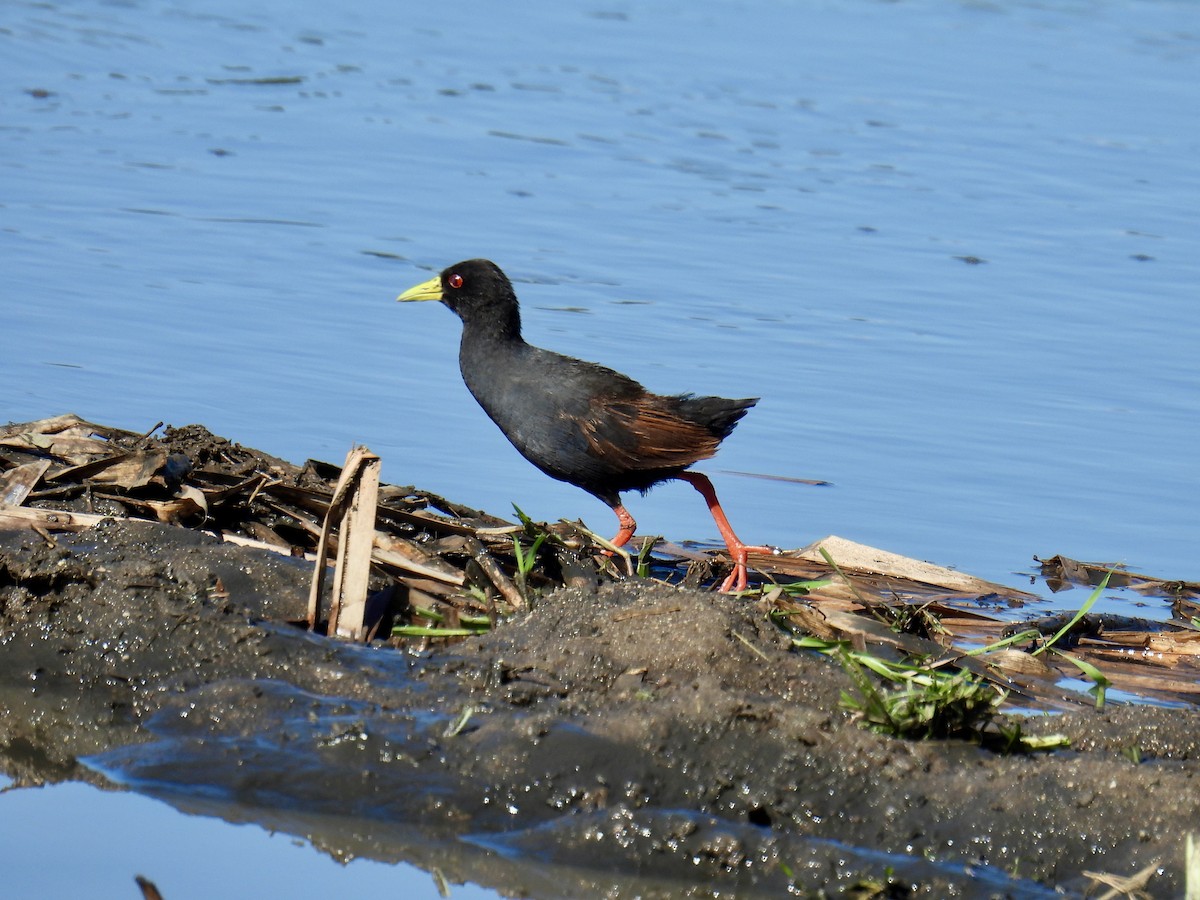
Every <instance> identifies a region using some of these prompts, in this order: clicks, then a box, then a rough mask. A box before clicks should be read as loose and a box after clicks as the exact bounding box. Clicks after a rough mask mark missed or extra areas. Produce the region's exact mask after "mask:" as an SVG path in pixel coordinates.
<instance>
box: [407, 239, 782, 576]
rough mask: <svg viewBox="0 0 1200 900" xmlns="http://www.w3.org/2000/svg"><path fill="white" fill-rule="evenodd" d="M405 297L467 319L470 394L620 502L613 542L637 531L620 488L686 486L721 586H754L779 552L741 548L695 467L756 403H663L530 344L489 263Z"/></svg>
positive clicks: (536, 456)
mask: <svg viewBox="0 0 1200 900" xmlns="http://www.w3.org/2000/svg"><path fill="white" fill-rule="evenodd" d="M397 299H399V300H402V301H414V300H440V301H441V302H442V303H444V304H445V305H446V306H447V307H449V308H450V310H451V311H452V312H454V313H456V314H457V315H458V317H459V318H460V319H462V323H463V331H462V343H461V345H460V346H459V351H458V364H459V368H460V369H461V370H462V377H463V381H465V382H466V384H467V388H468V389H470V391H471V393H472V394H473V395H474V396H475V399H476V400H478V401H479V405H480V406H482V407H483V409H484V412H486V413H487V414H488V415H489V416H491V419H492V421H493V422H495V423H496V424H497V425H498V426H500V430H501V431H503V432H504V435H505V437H507V438H508V439H509V440H510V441H512V444H513V446H514V447H516V448H517V450H519V451H520V452H521V455H522V456H524V457H525V458H526V459H527V460H529V461H530V462H531V463H533V464H534V465H535V466H537V467H538V468H539V469H541V470H542V471H543V472H545V473H546V474H547V475H549V476H550V477H551V478H557V479H558V480H559V481H565V482H567V483H568V484H573V485H576V486H577V487H581V488H583V489H584V490H585V491H587V492H588V493H589V494H591V495H592V496H594V497H597V498H599V499H600V500H602V501H604V502H605V503H607V504H608V505H609V507H611V509H612V510H613V512H615V513H616V515H617V521H618V522H619V523H620V529H619V530H618V531H617V534H616V537H614V538H613V540H612V543H613V544H614V545H616V546H618V547H620V546H622V545H623V544H625V543H626V542H627V541H629V539H630V538H631V537H633V533H634V531H635V529H636V528H637V523H636V522H635V521H634V520H633V516H631V515H630V514H629V512H628V511H627V510H626V509H625V507H624V506H623V505H622V504H621V493H622V491H630V490H636V491H641V492H642V493H643V494H644V493H645V492H646V491H647V490H649V489H650V488H651V487H653V486H654V485H656V484H658V483H660V482H663V481H668V480H670V479H672V478H676V479H679V480H681V481H686V482H687V483H688V484H690V485H691V486H692V487H694V488H695V489H696V490H697V491H699V492H700V494H701V495H702V496H703V497H704V500H705V502H707V504H708V509H709V512H711V513H712V517H713V519H714V521H715V522H716V523H717V528H718V529H719V530H720V532H721V536H722V537H723V538H724V539H725V545H726V547H727V548H728V549H729V555H730V556H731V557H732V558H733V563H734V569H733V572H732V573H730V575H729V577H728V578H727V579H725V582H724V583H723V584H722V585H721V590H722V591H729V590H735V591H741V590H745V588H746V581H747V578H746V559H747V556H748V554H749V553H750V552H755V553H770V552H772V549H771V548H770V547H750V546H747V545H746V544H744V543H742V541H741V540H740V539H739V538H738V536H737V535H736V534H734V532H733V529H732V528H731V527H730V525H729V520H728V519H726V518H725V513H724V512H723V511H722V509H721V504H720V503H719V502H718V501H717V494H716V491H714V490H713V486H712V482H711V481H709V480H708V478H707V477H706V476H704V475H701V474H700V473H699V472H689V471H687V469H688V467H689V466H691V465H692V464H693V463H696V462H698V461H700V460H702V459H708V458H709V457H710V456H712V455H713V454H715V453H716V452H717V447H718V445H719V444H720V443H721V441H722V440H724V439H725V438H726V437H728V436H729V434H730V432H732V431H733V429H734V427H735V426H736V425H737V423H738V420H739V419H741V418H742V416H744V415H745V414H746V410H748V409H749V408H750V407H752V406H754V404H755V403H757V402H758V400H757V398H753V399H745V400H726V399H724V398H722V397H695V396H693V395H691V394H682V395H679V396H673V397H664V396H660V395H658V394H652V393H650V392H649V391H647V390H646V389H645V388H644V387H642V386H641V385H640V384H638V383H637V382H636V381H634V380H633V379H632V378H629V377H627V376H625V375H622V374H621V373H620V372H615V371H613V370H612V369H608V368H605V367H604V366H600V365H597V364H596V363H590V362H584V361H583V360H580V359H573V358H572V357H569V356H563V355H562V354H561V353H554V352H552V351H550V350H543V349H541V348H540V347H534V346H532V345H531V344H527V343H526V342H525V340H524V339H523V338H522V337H521V312H520V308H519V306H518V304H517V295H516V293H515V292H514V291H513V286H512V283H511V282H509V280H508V278H507V277H506V276H505V274H504V273H503V272H502V271H500V268H499V266H497V265H496V264H495V263H493V262H490V261H488V260H486V259H470V260H466V261H465V262H460V263H457V264H456V265H453V266H450V268H448V269H446V270H445V271H443V272H442V273H441V274H440V275H438V276H437V277H436V278H431V279H429V280H428V281H425V282H422V283H421V284H418V285H416V286H415V287H412V288H409V289H408V290H407V291H405V292H404V293H403V294H401V295H400V296H399V297H398V298H397Z"/></svg>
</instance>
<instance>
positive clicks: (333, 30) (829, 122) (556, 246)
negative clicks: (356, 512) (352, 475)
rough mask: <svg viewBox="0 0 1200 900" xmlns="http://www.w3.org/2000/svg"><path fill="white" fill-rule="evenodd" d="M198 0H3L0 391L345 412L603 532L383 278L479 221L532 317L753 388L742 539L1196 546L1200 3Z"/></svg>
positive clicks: (1185, 550) (1130, 554)
mask: <svg viewBox="0 0 1200 900" xmlns="http://www.w3.org/2000/svg"><path fill="white" fill-rule="evenodd" d="M193 7H195V5H183V4H175V3H166V2H163V3H154V2H120V3H116V2H112V3H104V2H95V0H92V2H76V3H70V4H65V3H64V4H55V3H21V2H12V3H8V4H5V5H4V6H3V7H0V82H2V84H3V90H2V91H0V259H2V260H3V265H2V266H0V314H2V316H3V326H2V331H0V347H2V348H3V353H2V355H0V384H2V385H3V386H4V388H5V391H4V400H3V403H2V404H0V419H11V420H16V421H21V420H27V419H32V418H39V417H42V416H46V415H51V414H56V413H59V412H63V411H68V410H69V411H75V412H78V413H80V414H81V415H84V416H86V417H89V418H92V419H95V420H97V421H101V422H104V423H106V424H112V425H119V426H123V427H127V428H131V429H148V428H150V427H151V426H152V425H154V423H155V422H157V421H159V420H165V421H167V422H168V423H173V424H177V425H182V424H187V423H191V422H200V423H203V424H205V425H207V426H209V427H210V428H211V429H213V430H214V431H216V432H218V433H221V434H224V435H226V436H229V437H231V438H232V439H234V440H236V441H239V442H241V443H244V444H248V445H250V446H254V447H258V448H261V449H264V450H267V451H269V452H272V453H275V454H277V455H280V456H283V457H286V458H289V459H293V460H297V461H299V460H302V459H304V458H306V457H310V456H312V457H319V458H324V459H330V460H339V459H340V458H341V457H342V456H343V454H344V453H345V451H346V450H347V449H349V447H350V446H351V445H352V444H354V443H363V444H366V445H368V446H369V447H370V448H371V449H373V450H374V451H376V452H377V453H379V454H381V455H382V456H383V458H384V477H385V478H386V479H387V480H390V481H393V482H398V483H415V484H417V485H419V486H421V487H423V488H426V489H428V490H432V491H436V492H439V493H442V494H445V495H447V496H449V497H452V498H453V499H455V500H457V501H459V502H462V503H466V504H470V505H474V506H477V507H482V508H485V509H488V510H491V511H493V512H496V513H500V514H506V513H507V512H508V511H509V506H510V503H511V502H513V501H516V502H518V503H519V504H520V505H521V506H522V508H523V509H524V510H525V511H526V512H528V513H529V514H530V515H532V516H534V517H535V518H540V519H549V520H554V519H557V518H560V517H568V518H576V517H583V518H584V519H585V520H586V521H587V522H588V523H589V524H590V525H592V526H593V527H594V528H596V529H597V530H599V531H605V530H608V529H609V528H611V527H612V523H611V521H610V519H611V514H610V513H609V512H608V510H607V509H605V508H604V506H603V505H602V504H600V503H599V502H598V501H595V500H594V499H592V498H590V497H588V496H587V495H585V494H583V493H582V492H580V491H578V490H577V489H575V488H572V487H569V486H566V485H561V484H558V483H555V482H552V481H550V480H548V479H547V478H546V477H545V476H543V475H542V474H541V473H539V472H537V471H536V470H535V469H533V468H532V467H530V466H529V465H528V464H526V463H525V462H524V461H523V460H522V459H521V458H520V457H519V456H518V455H517V454H516V452H515V451H514V450H512V449H511V448H510V447H509V446H508V444H507V443H506V442H505V440H504V438H503V436H502V435H500V434H499V432H498V431H496V429H495V428H494V426H493V425H492V424H491V423H490V422H489V421H488V420H487V419H486V417H485V416H484V415H483V414H482V412H481V411H480V410H479V409H478V408H477V407H476V406H475V405H474V402H473V401H472V400H471V398H470V396H469V395H468V394H467V392H466V390H465V388H464V387H463V386H462V383H461V380H460V378H459V375H458V371H457V359H456V348H457V340H458V322H457V320H456V319H455V318H454V317H453V316H452V315H450V314H449V313H448V312H447V311H445V310H444V309H441V308H439V307H437V306H435V305H432V304H429V305H424V306H400V305H398V304H396V303H394V302H393V300H394V297H395V295H396V294H397V293H398V292H399V291H401V290H402V289H404V288H407V287H408V286H410V285H411V284H413V283H415V282H417V281H420V280H424V279H425V278H427V277H428V276H429V274H430V271H431V270H433V271H436V270H437V269H440V268H441V267H442V266H444V265H447V264H449V263H451V262H454V261H457V260H459V259H462V258H467V257H472V256H487V257H490V258H492V259H494V260H496V261H497V262H498V263H500V264H501V265H502V266H503V267H504V268H505V269H506V270H507V271H508V272H509V273H510V275H511V276H512V277H513V278H514V280H515V281H516V282H517V287H518V292H519V294H520V295H521V297H522V299H523V301H524V311H525V316H524V319H525V326H526V333H527V337H528V338H529V339H530V340H531V341H533V342H535V343H541V344H544V345H547V346H552V347H553V348H555V349H558V350H561V351H564V352H567V353H571V354H575V355H579V356H583V357H586V358H590V359H595V360H599V361H601V362H604V363H605V364H607V365H610V366H612V367H614V368H617V369H621V370H623V371H627V372H629V373H630V374H632V375H634V376H635V377H638V378H639V379H640V380H642V381H643V382H644V383H645V384H646V385H647V386H648V387H650V388H652V389H655V390H659V391H663V392H676V391H695V392H701V393H715V394H722V395H726V396H734V397H742V396H760V397H762V402H761V404H760V405H759V407H758V408H756V409H755V410H753V411H752V412H751V414H750V415H749V416H748V417H747V418H746V419H745V420H744V422H743V423H742V424H741V425H740V426H739V428H738V431H737V432H736V433H735V435H733V437H731V438H730V440H729V441H728V442H727V444H726V446H725V448H724V449H723V450H722V453H721V455H720V456H719V457H718V458H717V459H716V460H713V461H711V462H710V463H709V464H707V466H706V470H707V471H709V472H710V473H711V474H713V475H714V476H715V480H716V483H717V487H718V490H720V492H721V494H722V497H723V499H724V501H725V504H726V507H727V509H728V511H729V512H730V515H731V517H732V518H733V519H734V522H735V524H737V525H738V527H739V530H740V531H741V532H742V533H743V536H744V537H745V538H747V539H748V540H753V541H767V542H772V543H775V544H778V545H780V546H784V547H796V546H802V545H804V544H807V543H809V542H810V541H812V540H814V539H816V538H819V537H821V536H824V535H825V534H829V533H837V534H841V535H843V536H845V537H849V538H852V539H855V540H858V541H862V542H864V543H869V544H874V545H877V546H881V547H884V548H886V549H889V550H892V551H895V552H899V553H904V554H908V555H912V556H916V557H919V558H922V559H929V560H932V561H935V562H938V563H941V564H945V565H951V566H955V567H958V568H961V569H964V570H966V571H969V572H972V573H974V574H977V575H980V576H983V577H986V578H992V579H996V580H1002V581H1007V582H1010V583H1011V582H1013V581H1014V578H1013V576H1012V574H1011V573H1013V572H1023V571H1027V570H1028V569H1029V567H1030V563H1031V557H1032V556H1033V555H1034V554H1038V555H1042V556H1049V555H1051V554H1054V553H1063V554H1067V555H1071V556H1075V557H1077V558H1082V559H1089V560H1105V561H1120V562H1125V563H1128V564H1129V565H1130V566H1131V567H1133V568H1135V569H1138V570H1141V571H1145V572H1149V573H1151V574H1155V575H1159V576H1162V577H1165V578H1185V579H1193V580H1195V579H1200V557H1198V555H1197V552H1196V551H1197V545H1198V540H1197V538H1198V537H1200V534H1198V528H1197V525H1196V508H1197V505H1198V502H1200V490H1198V488H1197V466H1196V462H1195V460H1196V447H1197V445H1198V444H1200V374H1198V367H1197V365H1196V355H1197V348H1198V347H1200V304H1197V302H1196V298H1195V293H1196V285H1197V284H1198V283H1200V253H1198V252H1197V247H1198V246H1200V225H1198V224H1197V217H1196V210H1197V207H1198V205H1200V176H1198V174H1197V171H1198V170H1197V167H1196V159H1197V158H1198V157H1200V116H1197V115H1196V113H1197V110H1198V107H1200V93H1198V91H1197V85H1198V84H1200V16H1198V15H1197V9H1196V7H1195V5H1194V4H1192V3H1190V2H1167V0H1159V2H1156V0H1146V2H1100V0H1097V2H1043V3H1011V4H990V3H984V2H962V3H956V2H948V0H916V2H906V3H884V2H867V0H861V2H837V3H834V2H823V3H822V2H812V3H786V2H775V0H744V2H732V0H731V2H720V0H693V2H689V3H670V2H667V3H658V4H649V3H633V2H629V0H614V2H608V3H602V4H584V5H576V4H562V3H549V2H533V3H527V4H522V5H521V6H520V8H519V9H520V11H519V12H516V11H514V10H515V8H514V7H511V6H506V5H503V4H495V3H485V2H480V0H468V2H463V3H457V4H452V5H446V4H383V3H353V2H351V3H341V4H323V3H315V2H308V0H299V2H296V0H289V2H287V3H284V2H279V0H276V2H269V3H260V4H256V5H254V7H253V9H252V11H247V10H246V8H245V7H244V4H235V3H232V2H228V0H216V2H210V3H206V4H204V5H203V6H201V7H195V8H193ZM973 260H981V262H978V263H975V262H973ZM734 472H752V473H760V474H766V475H776V476H783V477H785V478H814V479H824V480H827V481H830V482H833V484H834V487H832V488H813V487H805V486H798V485H794V484H789V483H785V482H781V481H776V480H767V479H760V478H748V477H743V476H740V475H735V474H730V473H734ZM629 499H630V501H631V507H632V509H633V511H634V514H635V515H636V516H637V518H638V520H639V523H640V525H641V530H642V532H643V533H661V534H665V535H667V536H669V537H671V538H673V539H677V540H678V539H685V538H696V539H715V537H716V535H715V529H714V528H713V526H712V525H711V523H710V521H709V520H708V518H707V516H706V514H705V512H704V509H703V505H702V504H701V503H700V501H699V498H698V497H696V496H695V495H694V494H693V493H692V492H691V490H690V489H689V488H687V487H686V486H682V485H666V486H663V487H661V488H659V489H657V490H656V491H655V492H653V493H652V494H651V495H650V496H649V497H647V498H646V499H644V500H642V499H639V498H636V497H632V498H629ZM1016 580H1018V581H1019V580H1020V579H1016ZM1140 614H1145V612H1144V611H1142V613H1140Z"/></svg>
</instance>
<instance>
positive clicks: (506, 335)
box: [462, 307, 525, 347]
mask: <svg viewBox="0 0 1200 900" xmlns="http://www.w3.org/2000/svg"><path fill="white" fill-rule="evenodd" d="M488 313H489V314H488V315H486V316H467V317H464V318H463V331H462V345H463V347H467V346H468V345H474V344H478V345H480V346H494V345H504V344H511V345H513V346H514V347H516V346H519V345H521V344H524V343H525V341H524V339H523V338H522V337H521V313H520V310H518V309H517V308H515V307H514V308H512V309H499V310H489V311H488Z"/></svg>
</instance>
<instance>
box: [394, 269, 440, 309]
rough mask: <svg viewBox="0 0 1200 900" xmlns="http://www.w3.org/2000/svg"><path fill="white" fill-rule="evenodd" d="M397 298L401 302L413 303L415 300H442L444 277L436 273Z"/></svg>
mask: <svg viewBox="0 0 1200 900" xmlns="http://www.w3.org/2000/svg"><path fill="white" fill-rule="evenodd" d="M396 299H397V300H399V301H400V302H401V303H412V302H413V301H414V300H441V299H442V278H441V276H440V275H435V276H434V277H433V278H430V279H429V280H428V281H422V282H421V283H420V284H415V285H413V286H412V287H410V288H409V289H408V290H407V291H405V292H404V293H403V294H401V295H400V296H399V297H397V298H396Z"/></svg>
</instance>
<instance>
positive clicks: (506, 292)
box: [397, 259, 521, 336]
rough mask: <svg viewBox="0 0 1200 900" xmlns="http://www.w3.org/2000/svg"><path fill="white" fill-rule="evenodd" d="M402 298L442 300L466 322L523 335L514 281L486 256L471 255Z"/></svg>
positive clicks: (401, 297)
mask: <svg viewBox="0 0 1200 900" xmlns="http://www.w3.org/2000/svg"><path fill="white" fill-rule="evenodd" d="M397 299H399V300H402V301H414V300H440V301H441V302H442V303H444V304H445V305H446V306H447V307H449V308H450V309H451V310H452V311H453V312H455V313H456V314H457V315H458V317H459V318H460V319H462V320H463V324H464V325H469V326H473V327H475V326H482V327H487V328H489V330H493V329H494V330H496V331H499V332H500V333H501V334H504V335H515V336H519V335H520V333H521V315H520V310H519V308H518V306H517V295H516V293H515V292H514V291H513V286H512V283H511V282H510V281H509V280H508V277H507V276H506V275H505V274H504V273H503V272H501V271H500V267H499V266H498V265H496V264H495V263H494V262H491V261H490V260H486V259H468V260H464V261H463V262H460V263H455V264H454V265H452V266H450V267H448V268H446V269H443V270H442V273H441V274H440V275H438V276H437V277H436V278H431V279H429V280H428V281H425V282H422V283H421V284H418V285H416V286H415V287H411V288H409V289H408V290H407V291H405V292H404V293H403V294H401V295H400V296H399V297H398V298H397Z"/></svg>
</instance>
